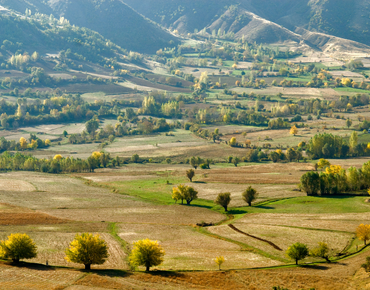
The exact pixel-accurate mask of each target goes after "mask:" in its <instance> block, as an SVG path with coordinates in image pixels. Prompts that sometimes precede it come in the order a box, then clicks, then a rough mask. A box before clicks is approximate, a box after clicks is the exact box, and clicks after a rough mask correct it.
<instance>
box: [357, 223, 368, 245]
mask: <svg viewBox="0 0 370 290" xmlns="http://www.w3.org/2000/svg"><path fill="white" fill-rule="evenodd" d="M356 235H357V238H358V239H359V240H360V241H364V243H365V245H366V241H368V240H370V225H364V224H360V225H359V226H358V227H357V229H356Z"/></svg>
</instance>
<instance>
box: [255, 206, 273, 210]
mask: <svg viewBox="0 0 370 290" xmlns="http://www.w3.org/2000/svg"><path fill="white" fill-rule="evenodd" d="M254 208H260V209H275V208H274V207H272V206H266V205H256V206H254Z"/></svg>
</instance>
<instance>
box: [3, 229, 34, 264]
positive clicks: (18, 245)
mask: <svg viewBox="0 0 370 290" xmlns="http://www.w3.org/2000/svg"><path fill="white" fill-rule="evenodd" d="M0 256H1V258H4V259H12V260H13V262H15V263H18V262H19V260H22V259H32V258H35V257H36V256H37V247H36V245H35V243H34V242H33V240H32V239H31V238H30V237H29V236H28V235H27V234H11V235H10V236H8V239H7V240H5V241H1V242H0Z"/></svg>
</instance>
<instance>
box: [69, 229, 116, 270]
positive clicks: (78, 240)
mask: <svg viewBox="0 0 370 290" xmlns="http://www.w3.org/2000/svg"><path fill="white" fill-rule="evenodd" d="M65 253H66V257H65V259H66V260H67V261H68V262H72V263H78V264H84V265H85V269H86V270H90V268H91V265H94V264H96V265H101V264H104V262H105V261H106V259H107V258H108V257H109V254H108V246H107V243H106V242H105V241H104V240H103V239H102V238H100V235H98V234H97V235H95V236H94V235H93V234H89V233H83V234H81V235H79V234H77V235H76V236H75V239H74V240H73V241H72V242H71V243H70V245H69V248H68V249H66V251H65Z"/></svg>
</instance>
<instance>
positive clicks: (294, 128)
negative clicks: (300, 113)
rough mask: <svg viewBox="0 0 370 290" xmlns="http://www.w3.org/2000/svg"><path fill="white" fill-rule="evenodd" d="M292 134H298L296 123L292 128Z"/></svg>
mask: <svg viewBox="0 0 370 290" xmlns="http://www.w3.org/2000/svg"><path fill="white" fill-rule="evenodd" d="M290 134H291V135H293V136H295V135H297V134H298V129H297V127H296V126H295V125H294V126H293V127H292V128H291V129H290Z"/></svg>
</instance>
